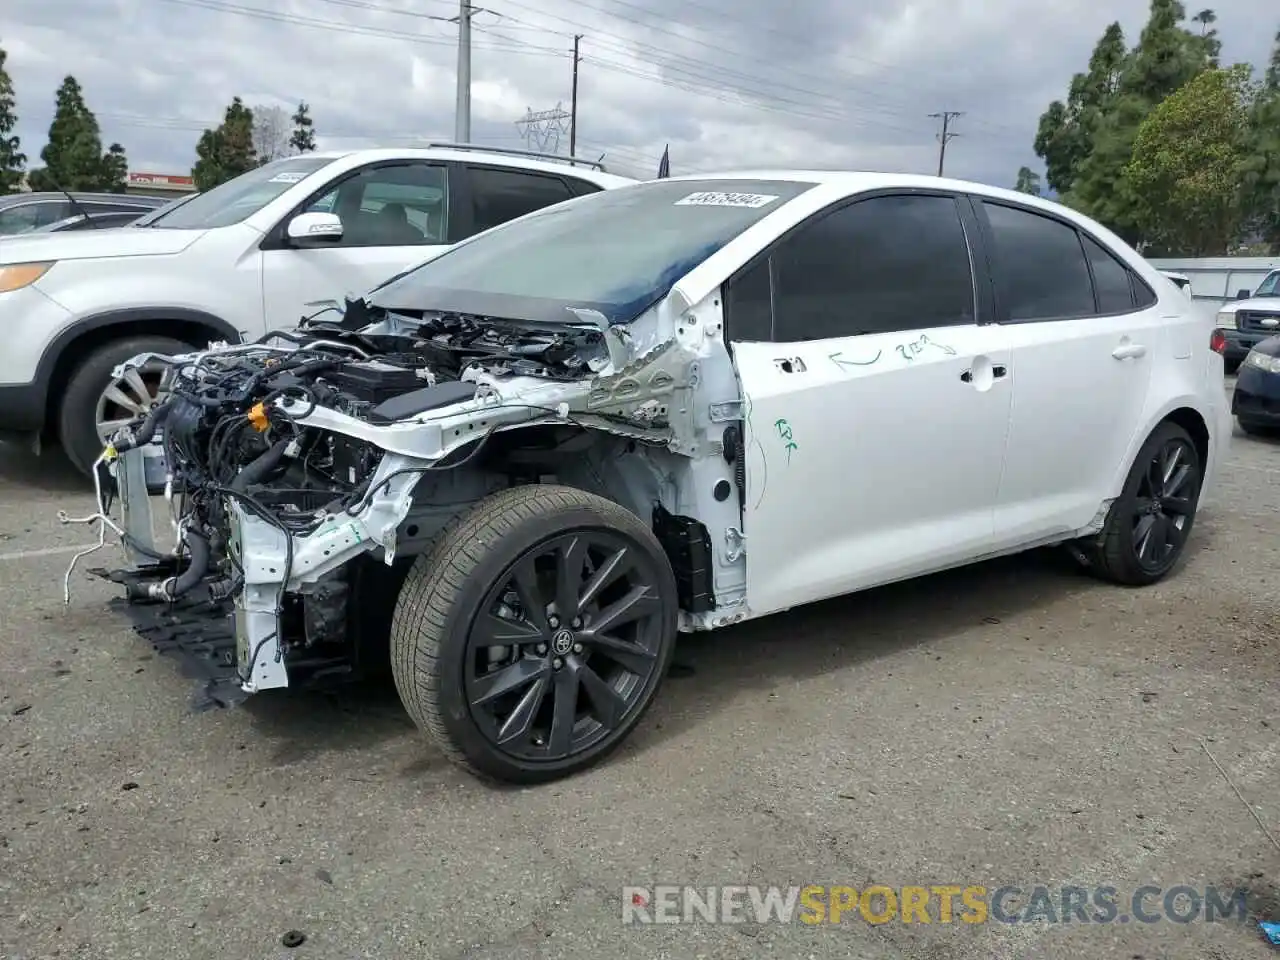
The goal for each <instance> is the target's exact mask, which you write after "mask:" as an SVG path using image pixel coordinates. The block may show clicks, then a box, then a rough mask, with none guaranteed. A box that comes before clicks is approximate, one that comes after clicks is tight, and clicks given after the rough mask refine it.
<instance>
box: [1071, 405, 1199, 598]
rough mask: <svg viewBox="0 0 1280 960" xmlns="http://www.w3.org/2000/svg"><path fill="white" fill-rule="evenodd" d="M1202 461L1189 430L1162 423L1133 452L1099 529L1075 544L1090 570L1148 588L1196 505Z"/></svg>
mask: <svg viewBox="0 0 1280 960" xmlns="http://www.w3.org/2000/svg"><path fill="white" fill-rule="evenodd" d="M1203 478H1204V465H1203V464H1202V463H1201V462H1200V455H1199V453H1197V451H1196V446H1195V444H1194V443H1193V442H1192V440H1191V436H1190V434H1188V433H1187V431H1186V430H1184V429H1182V427H1180V426H1178V425H1177V424H1176V423H1168V422H1166V423H1162V424H1161V425H1160V426H1158V427H1157V428H1156V429H1155V430H1154V431H1153V432H1152V434H1151V436H1150V437H1148V438H1147V442H1146V443H1144V444H1143V445H1142V449H1141V450H1139V451H1138V456H1137V457H1136V458H1135V459H1134V462H1133V466H1132V467H1131V468H1130V469H1129V476H1128V477H1127V478H1126V479H1125V483H1124V489H1123V490H1122V491H1121V493H1120V496H1119V497H1117V498H1116V500H1115V502H1113V503H1112V504H1111V509H1110V511H1108V513H1107V519H1106V522H1105V523H1104V525H1103V527H1102V532H1101V533H1100V534H1099V535H1098V536H1097V537H1094V538H1092V539H1090V540H1088V541H1083V542H1081V543H1080V544H1079V546H1080V548H1081V551H1082V552H1083V554H1084V558H1085V559H1086V561H1087V564H1088V568H1089V570H1090V571H1091V572H1093V573H1094V574H1096V575H1097V576H1100V577H1102V578H1104V579H1106V580H1110V581H1111V582H1113V583H1118V584H1122V585H1124V586H1131V587H1139V586H1148V585H1150V584H1153V583H1156V582H1158V581H1160V580H1163V579H1164V578H1165V577H1166V576H1168V574H1169V572H1170V571H1171V570H1173V568H1174V567H1175V566H1176V565H1177V563H1178V560H1179V559H1180V558H1181V556H1182V552H1183V549H1184V548H1185V546H1186V543H1187V539H1188V538H1189V537H1190V536H1191V528H1192V526H1193V525H1194V523H1195V517H1196V510H1197V509H1198V507H1199V504H1200V484H1201V481H1202V480H1203Z"/></svg>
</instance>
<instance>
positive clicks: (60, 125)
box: [30, 76, 102, 190]
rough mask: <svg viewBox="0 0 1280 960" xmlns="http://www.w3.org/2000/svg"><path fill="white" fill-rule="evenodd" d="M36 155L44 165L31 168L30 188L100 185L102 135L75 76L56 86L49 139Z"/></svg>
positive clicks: (71, 187) (94, 187)
mask: <svg viewBox="0 0 1280 960" xmlns="http://www.w3.org/2000/svg"><path fill="white" fill-rule="evenodd" d="M40 158H41V159H42V160H43V161H44V168H43V169H41V170H33V171H32V172H31V176H30V182H31V188H32V189H33V190H98V189H99V188H100V187H101V185H102V135H101V134H100V133H99V131H98V119H97V118H96V117H95V116H94V115H93V113H92V111H90V110H89V108H88V107H87V106H86V105H85V102H84V93H83V92H82V91H81V89H80V84H79V83H77V82H76V78H75V77H72V76H68V77H66V78H65V79H64V80H63V81H62V85H61V86H60V87H58V95H57V100H56V106H55V108H54V113H53V123H51V124H50V125H49V142H48V143H47V144H46V145H45V148H44V149H43V150H41V151H40Z"/></svg>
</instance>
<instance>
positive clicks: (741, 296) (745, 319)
mask: <svg viewBox="0 0 1280 960" xmlns="http://www.w3.org/2000/svg"><path fill="white" fill-rule="evenodd" d="M772 295H773V288H772V286H771V285H770V283H769V260H768V258H767V257H766V258H765V259H763V260H760V261H758V262H757V263H756V264H755V265H754V266H753V267H751V269H749V270H747V271H745V272H744V273H740V274H739V275H738V276H736V277H734V278H733V280H731V281H730V282H729V284H728V285H727V286H726V287H725V291H724V318H725V326H726V328H727V330H728V335H727V337H726V339H728V340H755V341H762V340H769V339H770V338H772V336H773V304H772V303H771V302H770V298H771V297H772Z"/></svg>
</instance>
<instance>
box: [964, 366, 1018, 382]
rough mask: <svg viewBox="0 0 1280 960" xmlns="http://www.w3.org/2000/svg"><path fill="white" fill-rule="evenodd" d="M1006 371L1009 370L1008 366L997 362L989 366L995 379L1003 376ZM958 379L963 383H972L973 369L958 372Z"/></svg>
mask: <svg viewBox="0 0 1280 960" xmlns="http://www.w3.org/2000/svg"><path fill="white" fill-rule="evenodd" d="M1008 372H1009V370H1008V368H1007V367H1005V366H1003V365H1000V364H997V365H996V366H994V367H992V368H991V376H992V377H994V378H995V379H997V380H999V379H1000V378H1001V377H1003V376H1005V375H1006V374H1007V373H1008ZM960 379H961V380H963V381H964V382H965V383H973V371H972V370H966V371H965V372H964V373H962V374H960Z"/></svg>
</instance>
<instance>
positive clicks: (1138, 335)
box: [979, 201, 1191, 548]
mask: <svg viewBox="0 0 1280 960" xmlns="http://www.w3.org/2000/svg"><path fill="white" fill-rule="evenodd" d="M979 207H980V211H981V212H982V213H983V214H984V215H985V217H986V220H987V223H988V225H989V234H988V235H989V237H990V239H991V246H992V249H991V255H992V256H991V262H992V268H993V270H994V273H995V279H996V284H997V289H998V290H999V292H1000V296H999V308H998V309H999V314H998V316H999V319H1000V320H1001V322H1002V326H1004V327H1005V328H1006V330H1007V332H1008V337H1009V346H1010V348H1011V350H1012V354H1013V357H1012V364H1011V370H1010V373H1011V376H1012V380H1013V384H1012V386H1013V416H1012V420H1011V423H1010V428H1009V451H1008V454H1007V462H1006V467H1005V473H1004V479H1003V481H1002V484H1001V489H1000V500H999V506H998V508H997V513H996V540H997V545H998V546H999V547H1002V548H1003V547H1015V546H1017V545H1019V544H1023V543H1028V542H1034V541H1038V540H1043V539H1045V538H1048V537H1052V536H1055V535H1058V534H1062V533H1068V532H1071V531H1074V530H1078V529H1080V528H1081V527H1084V526H1086V525H1087V524H1088V523H1089V522H1090V521H1091V520H1092V519H1093V518H1094V516H1095V514H1097V512H1098V510H1099V507H1100V506H1101V505H1102V502H1103V501H1104V500H1105V499H1106V498H1107V497H1108V496H1111V495H1112V491H1110V487H1111V486H1112V484H1113V482H1114V479H1115V477H1116V474H1117V471H1118V470H1119V469H1120V468H1121V467H1122V466H1123V465H1124V460H1125V458H1126V456H1127V453H1128V449H1129V446H1130V443H1131V441H1132V440H1133V438H1134V435H1135V433H1136V432H1137V431H1138V430H1139V429H1140V428H1141V426H1142V422H1143V414H1144V409H1145V407H1146V400H1147V388H1148V385H1149V383H1150V381H1151V373H1152V369H1153V365H1154V364H1155V363H1156V362H1157V360H1158V359H1159V358H1160V357H1162V356H1164V355H1169V356H1170V357H1171V358H1174V359H1176V358H1177V355H1178V354H1183V355H1184V356H1183V359H1184V360H1185V359H1186V357H1189V356H1190V347H1191V344H1190V340H1189V338H1188V339H1187V342H1186V344H1185V345H1184V346H1183V347H1179V345H1177V344H1170V343H1168V342H1166V341H1168V339H1169V332H1170V331H1169V330H1166V326H1167V325H1168V321H1166V320H1165V319H1163V318H1162V316H1161V312H1162V311H1161V310H1160V309H1159V307H1158V305H1157V300H1156V297H1155V295H1154V294H1153V293H1152V292H1151V290H1150V289H1149V288H1147V287H1146V286H1145V284H1143V282H1142V281H1141V280H1140V279H1138V278H1137V277H1136V276H1134V275H1132V274H1131V271H1129V269H1128V268H1127V267H1126V266H1125V265H1124V264H1122V263H1121V262H1120V261H1119V260H1117V259H1116V258H1115V257H1113V256H1112V255H1111V254H1110V253H1109V252H1108V251H1107V250H1106V249H1105V248H1104V247H1103V246H1102V245H1101V244H1100V243H1098V242H1097V241H1096V240H1094V239H1093V238H1092V237H1090V236H1088V235H1087V234H1085V233H1083V232H1080V231H1078V230H1077V228H1076V227H1075V226H1074V225H1073V224H1070V223H1067V222H1066V221H1064V220H1060V219H1057V218H1055V217H1051V216H1047V215H1045V214H1043V213H1040V212H1036V211H1032V210H1029V209H1026V208H1023V207H1020V206H1017V205H1012V204H1004V203H993V202H989V201H982V202H981V203H980V204H979Z"/></svg>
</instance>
